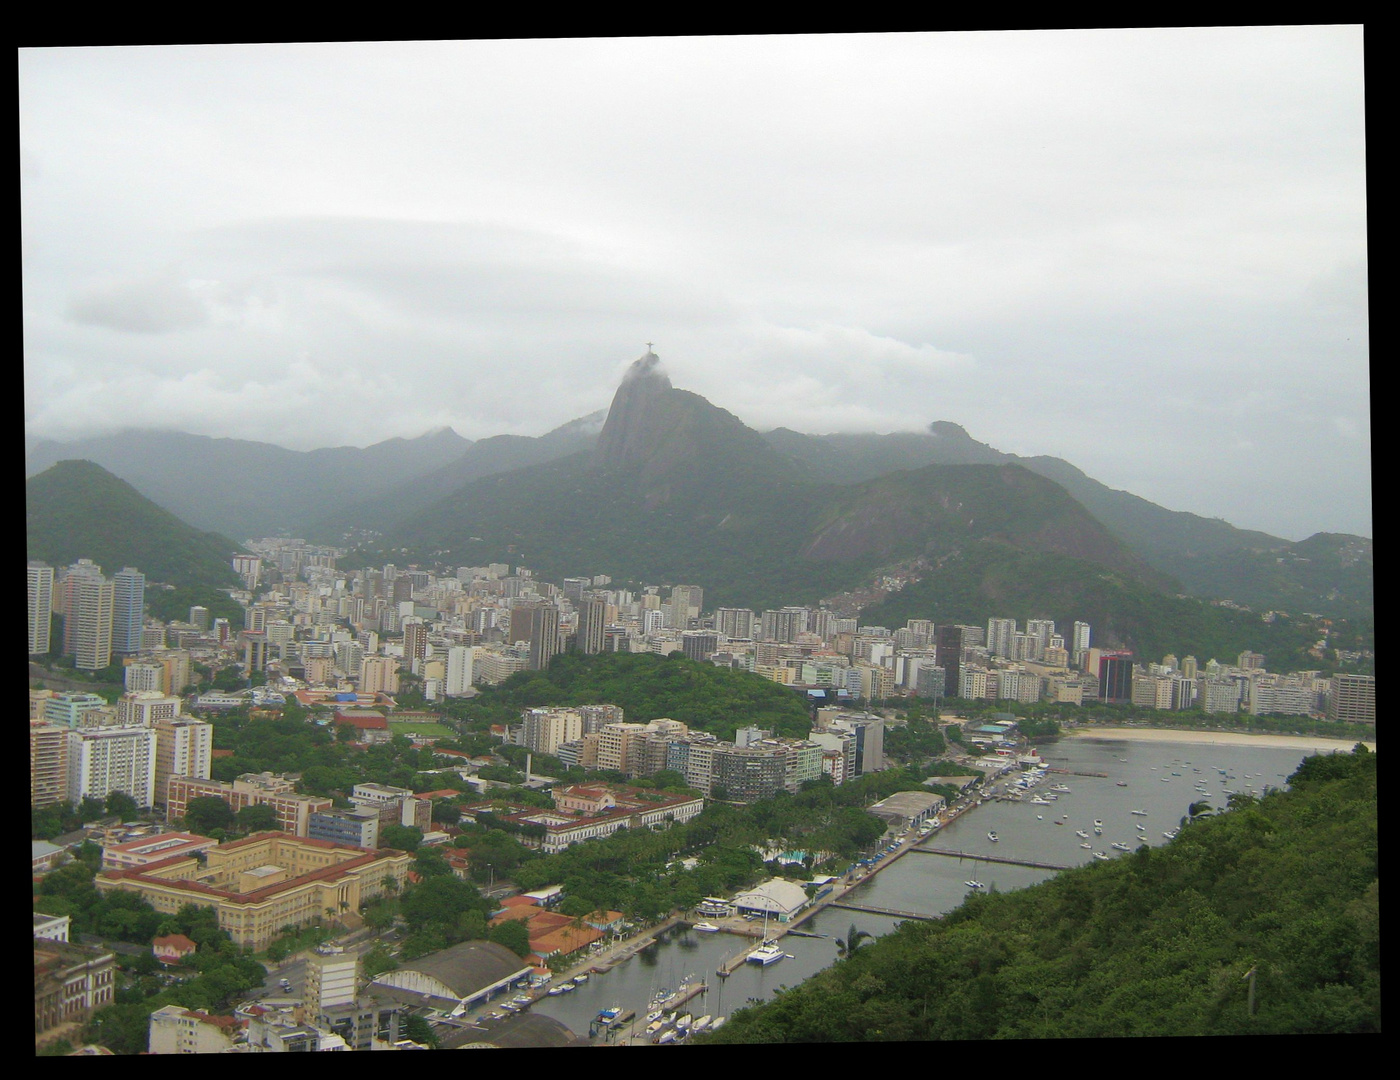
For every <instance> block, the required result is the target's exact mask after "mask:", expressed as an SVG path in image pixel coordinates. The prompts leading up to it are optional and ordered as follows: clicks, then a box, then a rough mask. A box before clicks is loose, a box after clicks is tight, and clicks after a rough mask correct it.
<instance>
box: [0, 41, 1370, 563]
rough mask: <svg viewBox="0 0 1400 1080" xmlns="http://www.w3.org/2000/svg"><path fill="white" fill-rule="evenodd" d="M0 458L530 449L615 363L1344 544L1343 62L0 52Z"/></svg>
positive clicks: (1002, 44)
mask: <svg viewBox="0 0 1400 1080" xmlns="http://www.w3.org/2000/svg"><path fill="white" fill-rule="evenodd" d="M19 76H20V79H19V86H20V151H21V152H20V162H21V192H22V220H23V271H24V323H25V325H24V346H25V423H26V431H27V434H29V435H31V436H47V437H51V438H70V437H76V436H79V435H85V434H93V433H97V432H104V431H111V430H116V429H119V428H122V427H133V426H150V427H164V428H175V429H179V430H185V431H191V432H197V433H202V434H208V435H215V436H234V437H239V438H249V439H259V440H265V441H269V442H275V443H279V444H281V445H283V446H288V447H292V448H294V449H311V448H313V447H318V446H329V445H345V444H354V445H360V446H363V445H367V444H369V443H372V442H376V441H378V440H381V439H385V438H390V437H392V436H396V435H399V436H414V435H419V434H422V433H423V432H425V431H427V430H429V429H431V428H435V427H440V426H443V425H450V426H451V427H453V428H454V429H456V430H457V431H458V432H459V433H460V434H462V435H464V436H467V437H469V438H481V437H484V436H489V435H495V434H501V433H506V432H509V433H515V434H523V435H538V434H542V433H543V432H545V431H547V430H549V429H550V428H552V427H555V426H557V425H559V424H561V423H564V422H566V421H568V420H570V419H573V418H574V417H577V416H581V415H583V414H585V413H588V412H591V411H593V410H596V409H600V408H604V407H606V406H607V404H608V402H609V401H610V400H611V397H612V393H613V390H614V388H615V386H616V384H617V382H618V380H619V378H620V377H621V374H622V372H623V371H624V370H625V369H626V367H627V365H628V364H629V363H631V362H632V361H633V360H635V359H636V358H637V357H638V356H640V355H641V354H642V353H643V352H644V351H645V350H646V342H648V341H651V342H654V343H655V349H656V352H657V353H658V354H659V355H660V356H661V358H662V360H663V362H664V363H665V366H666V368H667V370H668V372H669V374H670V376H671V379H672V381H673V383H674V384H675V385H676V386H678V387H681V388H684V389H688V390H693V391H695V392H697V393H699V394H703V395H704V396H705V397H707V398H709V399H710V400H711V401H713V402H714V403H715V404H717V405H720V406H722V407H724V408H726V409H728V410H730V411H731V412H733V413H735V414H736V415H737V416H738V417H739V418H740V419H742V420H743V421H745V422H746V423H748V424H749V425H751V426H753V427H756V428H759V429H760V430H767V429H769V428H772V427H776V426H779V425H783V426H787V427H791V428H795V429H797V430H799V431H806V432H812V433H825V432H830V431H896V430H917V429H920V428H922V427H924V426H925V425H926V424H927V423H928V422H930V421H932V420H951V421H954V422H956V423H959V424H961V425H963V426H964V427H965V428H967V430H968V432H969V433H970V434H971V435H973V437H975V438H978V439H981V440H983V441H985V442H988V443H990V444H992V445H993V446H995V447H997V448H998V449H1001V450H1006V451H1010V452H1015V453H1020V454H1054V455H1059V456H1061V457H1064V458H1066V459H1068V460H1069V461H1071V462H1073V463H1074V464H1076V465H1078V466H1079V467H1080V468H1082V469H1083V470H1084V471H1086V472H1087V473H1089V475H1091V476H1093V477H1095V478H1096V479H1098V480H1101V481H1103V482H1104V483H1106V484H1109V485H1111V486H1113V487H1118V488H1126V489H1127V490H1130V491H1132V492H1134V493H1136V494H1138V495H1141V496H1143V497H1145V498H1148V499H1151V500H1153V501H1154V502H1158V503H1161V504H1162V505H1164V506H1167V507H1169V508H1171V509H1177V510H1192V511H1195V512H1196V513H1200V514H1206V515H1210V516H1219V517H1223V518H1225V519H1227V520H1229V521H1231V522H1233V523H1234V524H1237V525H1240V526H1243V527H1249V528H1260V529H1265V530H1267V531H1269V532H1272V533H1275V534H1276V535H1281V536H1285V537H1289V538H1291V539H1301V538H1302V537H1304V536H1307V535H1309V534H1311V533H1313V532H1317V531H1324V530H1325V531H1336V532H1354V533H1361V534H1364V535H1367V536H1369V535H1371V495H1370V487H1371V470H1370V441H1371V434H1370V420H1369V372H1368V357H1369V336H1368V316H1367V253H1366V200H1365V149H1366V147H1365V116H1364V71H1363V63H1362V31H1361V29H1360V28H1359V27H1316V28H1312V27H1283V28H1264V29H1202V30H1140V31H1086V32H1078V31H1051V32H1026V33H956V34H931V35H922V34H914V35H902V34H899V35H850V36H825V37H823V36H813V37H752V38H711V39H696V38H680V39H657V40H646V39H643V40H575V41H521V42H509V41H505V42H502V41H490V42H466V43H451V42H448V43H425V44H415V43H387V44H386V43H376V44H363V45H355V44H327V45H271V46H265V45H258V46H209V47H199V46H196V47H156V48H107V49H102V48H99V49H53V50H22V51H21V52H20V55H19Z"/></svg>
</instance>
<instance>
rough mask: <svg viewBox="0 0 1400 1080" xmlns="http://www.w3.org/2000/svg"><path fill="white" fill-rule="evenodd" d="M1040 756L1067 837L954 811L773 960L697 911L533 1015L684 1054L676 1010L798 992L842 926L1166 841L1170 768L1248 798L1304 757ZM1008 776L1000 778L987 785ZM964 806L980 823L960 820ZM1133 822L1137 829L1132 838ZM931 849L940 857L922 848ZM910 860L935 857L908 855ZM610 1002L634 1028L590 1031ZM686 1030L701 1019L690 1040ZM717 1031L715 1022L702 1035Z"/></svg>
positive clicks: (1008, 886)
mask: <svg viewBox="0 0 1400 1080" xmlns="http://www.w3.org/2000/svg"><path fill="white" fill-rule="evenodd" d="M1183 751H1184V752H1185V753H1184V755H1183ZM1041 753H1042V756H1043V757H1045V759H1046V760H1047V763H1048V764H1049V765H1050V769H1049V770H1048V771H1052V772H1053V771H1056V770H1057V769H1058V770H1060V771H1063V772H1064V773H1066V774H1071V775H1078V776H1081V777H1083V779H1081V780H1078V781H1076V782H1074V783H1073V785H1072V787H1073V791H1072V792H1058V793H1057V794H1058V795H1059V800H1058V802H1057V803H1056V804H1055V810H1056V817H1057V818H1058V819H1059V820H1065V823H1066V824H1069V825H1071V826H1072V828H1068V829H1057V828H1052V827H1051V826H1052V825H1053V824H1054V822H1053V821H1051V820H1037V817H1036V811H1037V810H1039V809H1040V808H1038V807H1035V806H1031V805H1030V803H1029V799H1027V800H1026V802H1025V803H1023V804H1018V803H1016V802H1014V801H1000V800H997V799H995V798H991V797H988V798H985V799H984V800H983V801H981V802H980V803H978V802H976V801H974V802H973V803H972V805H970V806H969V807H968V808H967V809H965V810H963V811H962V812H961V813H959V814H950V815H947V816H946V817H945V820H944V823H943V824H942V826H941V828H939V829H938V830H930V832H929V833H928V834H927V835H920V834H919V833H918V831H917V830H916V831H915V832H913V833H912V834H911V835H910V836H909V837H907V838H906V839H905V841H904V842H903V843H902V844H901V845H900V846H898V847H897V848H896V849H895V850H894V851H892V852H889V853H888V854H886V855H884V856H883V857H882V858H880V859H878V860H876V861H875V862H874V863H873V864H872V865H870V866H868V867H860V868H859V869H858V870H857V871H856V873H855V874H853V875H852V876H851V877H850V878H849V879H848V880H847V881H845V882H843V883H842V884H841V885H840V886H838V888H837V889H836V890H835V891H834V892H833V893H832V894H831V895H830V896H829V897H828V898H826V899H825V900H824V901H822V902H821V903H820V904H819V905H817V906H816V907H815V909H808V910H807V911H804V912H802V913H800V914H799V916H798V917H797V918H795V919H794V920H793V921H792V922H789V923H782V924H773V923H770V925H769V931H770V936H771V937H772V938H773V939H774V942H773V944H775V945H776V946H777V947H778V951H780V952H781V957H780V958H778V959H774V960H773V961H772V962H770V963H768V964H760V963H756V962H755V963H749V962H747V959H746V958H747V957H748V956H749V955H750V954H751V953H752V952H753V951H754V950H755V947H756V946H759V945H760V943H761V941H762V939H763V934H762V932H761V930H760V928H759V926H755V925H754V924H752V923H745V922H743V920H734V919H724V918H716V917H714V915H709V914H706V915H705V916H703V918H705V919H708V921H709V923H710V924H711V925H716V926H717V927H719V929H717V930H716V931H714V932H709V931H703V930H701V931H697V930H696V929H695V928H693V927H692V925H691V920H686V921H682V920H680V919H673V920H670V921H669V922H668V923H667V924H663V925H661V926H658V927H657V928H655V929H653V930H651V931H649V932H648V936H647V937H645V938H643V939H639V940H638V941H635V942H632V943H629V944H628V945H627V947H626V948H625V949H624V950H622V951H621V952H619V953H618V955H617V956H616V957H615V958H612V959H610V960H609V961H608V962H606V963H600V964H595V965H591V966H590V967H589V970H590V971H592V972H594V975H593V977H592V978H591V979H590V980H589V981H588V982H587V983H585V984H582V985H576V990H575V991H574V992H570V993H564V994H560V995H556V996H553V997H549V996H540V997H539V998H538V1000H537V1001H536V1003H535V1005H534V1006H533V1008H534V1009H535V1010H536V1011H539V1012H543V1013H545V1014H546V1015H549V1016H552V1017H554V1018H555V1019H557V1020H560V1021H561V1022H563V1023H565V1024H566V1025H568V1026H569V1027H570V1028H571V1029H572V1030H574V1031H576V1032H579V1033H584V1032H590V1031H592V1032H593V1033H594V1037H593V1040H592V1041H593V1042H594V1043H595V1044H597V1045H603V1044H608V1045H629V1046H643V1045H644V1046H655V1045H662V1043H660V1042H659V1041H654V1040H657V1039H658V1038H659V1037H660V1036H661V1035H662V1034H664V1033H665V1032H674V1034H672V1036H671V1038H670V1040H669V1041H668V1042H667V1043H666V1044H665V1045H676V1044H680V1045H684V1043H685V1042H686V1038H685V1037H683V1036H681V1035H680V1033H679V1032H676V1028H675V1026H674V1020H676V1019H679V1014H680V1013H682V1012H684V1011H686V1010H687V1009H688V1011H690V1012H691V1013H692V1014H693V1015H694V1016H695V1017H697V1018H698V1017H702V1016H705V1015H709V1016H711V1017H714V1018H718V1017H727V1016H729V1015H730V1014H732V1013H733V1012H734V1011H736V1010H738V1009H740V1008H743V1007H744V1005H745V1004H746V1003H748V1002H749V1000H750V999H758V1000H766V999H767V998H768V997H771V996H772V993H773V991H774V990H775V989H777V988H778V987H780V986H795V985H797V984H798V983H800V982H802V981H803V980H804V979H806V978H809V977H810V976H811V975H814V974H816V973H817V972H818V971H820V970H822V969H823V968H825V967H828V966H830V965H831V964H832V963H835V962H836V961H837V960H838V947H837V943H836V942H837V939H838V938H840V939H845V938H846V937H847V935H848V932H849V930H850V928H851V927H852V926H854V929H855V930H857V931H859V932H863V933H867V934H872V935H874V936H876V937H878V936H880V935H883V934H887V933H889V932H890V931H891V930H893V929H894V927H895V926H896V925H898V923H899V922H901V921H904V920H907V919H929V920H931V919H936V918H938V917H939V916H941V915H943V914H946V913H947V912H949V911H952V910H953V909H954V908H956V907H958V906H959V905H961V904H962V903H963V902H964V901H965V900H966V899H967V897H968V895H969V894H970V893H972V892H990V891H993V890H995V891H997V892H1007V891H1010V890H1013V889H1019V888H1025V887H1027V886H1029V885H1033V884H1036V883H1037V882H1040V881H1043V880H1045V879H1046V878H1048V877H1050V876H1052V875H1053V874H1054V873H1056V872H1058V871H1059V870H1060V869H1062V868H1064V867H1069V866H1076V865H1081V864H1084V863H1087V862H1094V861H1107V860H1111V859H1113V858H1119V857H1122V855H1121V854H1120V853H1119V852H1116V851H1114V850H1113V849H1112V848H1111V847H1110V846H1109V845H1110V844H1111V843H1118V844H1125V846H1126V843H1125V842H1130V843H1131V844H1132V846H1134V847H1136V846H1138V845H1141V844H1145V843H1153V844H1157V845H1160V844H1165V843H1168V842H1169V837H1168V836H1167V834H1171V835H1175V834H1176V832H1177V831H1178V829H1179V827H1180V822H1181V820H1182V819H1183V818H1185V817H1186V816H1187V807H1188V805H1189V804H1190V803H1191V802H1196V801H1200V796H1201V793H1200V792H1196V791H1193V790H1192V789H1191V787H1190V785H1189V784H1187V785H1186V787H1185V788H1179V787H1178V786H1177V785H1172V784H1158V785H1155V787H1154V786H1153V785H1151V784H1144V783H1142V781H1144V780H1149V779H1152V778H1154V777H1156V776H1157V775H1159V774H1160V773H1161V772H1162V771H1164V770H1165V771H1166V772H1167V774H1168V775H1170V773H1171V771H1172V770H1173V769H1176V770H1180V771H1183V772H1186V773H1189V772H1191V768H1192V766H1190V765H1187V764H1186V761H1185V760H1183V756H1184V758H1185V759H1186V760H1189V761H1191V762H1194V763H1195V765H1196V767H1203V763H1209V764H1211V765H1212V767H1210V768H1209V775H1210V776H1211V777H1212V778H1214V777H1215V776H1217V775H1219V773H1218V771H1217V770H1218V769H1222V768H1223V769H1224V770H1225V775H1226V776H1232V777H1235V778H1237V779H1236V780H1235V781H1234V782H1233V783H1232V784H1231V787H1232V789H1239V790H1243V791H1244V792H1245V793H1246V794H1258V793H1262V791H1263V789H1264V786H1265V784H1266V781H1265V779H1264V778H1265V777H1267V778H1268V781H1267V783H1269V784H1273V785H1280V784H1282V783H1283V778H1284V777H1286V776H1287V775H1288V774H1289V773H1291V772H1292V771H1293V769H1295V768H1296V767H1297V764H1298V762H1299V761H1300V760H1301V759H1302V757H1303V756H1304V752H1302V751H1298V750H1289V749H1282V748H1276V747H1269V746H1266V745H1248V746H1244V747H1238V746H1209V747H1204V746H1199V745H1193V746H1189V747H1188V746H1185V745H1180V746H1174V745H1171V744H1163V743H1132V742H1127V741H1121V740H1100V739H1093V738H1084V737H1076V738H1073V739H1063V740H1060V741H1059V742H1056V743H1050V744H1046V745H1045V746H1044V747H1042V748H1041ZM1183 766H1184V768H1183ZM1086 774H1087V775H1086ZM1015 779H1016V777H1008V778H1003V779H1002V780H1000V781H998V782H997V786H1001V785H1006V784H1008V783H1011V782H1014V780H1015ZM1120 783H1122V784H1125V785H1127V789H1126V790H1125V789H1124V788H1122V787H1119V786H1118V785H1119V784H1120ZM1246 785H1247V786H1246ZM1217 790H1218V789H1217ZM1212 805H1213V806H1214V805H1215V804H1212ZM974 809H975V810H976V811H977V813H976V814H975V815H974V816H972V817H968V816H967V815H968V814H970V813H971V812H972V810H974ZM1135 810H1138V811H1143V813H1140V814H1135V813H1134V812H1133V811H1135ZM1066 819H1067V820H1066ZM1094 821H1098V822H1100V823H1101V826H1102V829H1103V831H1104V833H1105V834H1106V835H1104V839H1103V841H1101V842H1100V843H1101V844H1102V845H1103V849H1102V850H1099V851H1093V850H1090V849H1084V848H1081V847H1080V844H1081V842H1082V841H1081V839H1080V837H1079V836H1078V835H1076V834H1077V833H1087V832H1088V831H1089V829H1090V828H1091V826H1092V823H1093V822H1094ZM1138 824H1142V825H1143V826H1144V828H1143V829H1138V828H1136V826H1137V825H1138ZM988 832H995V833H996V834H997V836H998V838H999V840H998V842H997V843H995V844H993V842H992V841H990V840H988V839H987V837H986V834H987V833H988ZM1148 837H1154V838H1157V839H1154V840H1150V841H1149V839H1148ZM934 841H937V842H938V843H939V844H942V845H945V846H944V847H942V848H934V847H930V846H928V845H930V844H931V843H932V842H934ZM887 847H888V845H886V848H885V849H881V850H882V851H884V850H886V849H887ZM911 851H913V852H918V853H919V854H923V855H938V856H941V857H940V858H921V859H910V858H905V857H904V856H905V855H907V854H908V853H909V852H911ZM993 851H995V854H993ZM957 860H967V861H972V862H973V864H974V865H975V866H976V867H977V869H976V871H975V873H974V874H971V875H969V874H968V869H967V868H966V867H965V866H964V865H963V862H961V861H957ZM964 875H968V876H967V877H964ZM974 883H975V885H974ZM716 914H717V913H716ZM740 927H742V929H740ZM755 939H757V940H755ZM719 972H723V973H724V974H723V975H722V976H721V975H720V974H718V973H719ZM706 973H708V974H706ZM702 975H704V976H705V977H701V976H702ZM571 981H572V980H571ZM664 987H680V988H681V989H679V990H676V991H674V992H672V993H671V994H670V995H669V996H668V998H667V999H666V1000H667V1004H666V1006H665V1011H664V1012H663V1013H662V1015H661V1016H659V1017H655V1018H652V1019H648V1015H649V1014H650V1013H653V1012H656V1011H657V1007H656V1006H652V1005H650V1004H649V1003H650V1002H651V1001H652V998H653V995H654V994H655V993H656V992H657V990H658V988H664ZM613 1005H619V1006H621V1007H623V1008H624V1009H631V1010H633V1012H634V1018H633V1019H632V1020H631V1021H628V1022H626V1023H621V1022H616V1023H609V1024H608V1025H606V1027H604V1026H603V1025H597V1024H596V1021H597V1019H598V1015H599V1011H600V1010H601V1009H604V1008H607V1007H611V1006H613ZM683 1006H684V1007H685V1008H682V1007H683ZM673 1013H674V1014H677V1015H676V1016H675V1017H673V1018H672V1020H671V1022H670V1024H669V1026H668V1024H667V1022H666V1017H667V1016H668V1015H669V1014H673ZM658 1021H661V1027H658V1028H657V1029H655V1030H654V1031H652V1032H651V1033H650V1034H648V1032H647V1028H648V1027H649V1026H651V1025H653V1024H656V1023H658ZM697 1025H698V1019H697V1020H696V1022H695V1023H694V1024H692V1025H691V1029H692V1030H694V1029H695V1027H696V1026H697ZM716 1026H717V1020H715V1019H712V1020H711V1021H710V1024H709V1025H708V1027H709V1029H711V1030H713V1029H714V1028H715V1027H716Z"/></svg>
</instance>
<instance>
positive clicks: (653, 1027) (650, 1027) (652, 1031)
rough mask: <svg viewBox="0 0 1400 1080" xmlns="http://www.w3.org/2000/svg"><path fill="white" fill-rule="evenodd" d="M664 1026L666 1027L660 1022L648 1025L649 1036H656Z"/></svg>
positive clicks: (656, 1021)
mask: <svg viewBox="0 0 1400 1080" xmlns="http://www.w3.org/2000/svg"><path fill="white" fill-rule="evenodd" d="M664 1026H665V1025H663V1024H662V1023H661V1021H660V1020H653V1021H652V1022H651V1023H650V1024H648V1025H647V1034H648V1035H655V1034H656V1033H657V1032H658V1031H660V1030H661V1029H662V1027H664Z"/></svg>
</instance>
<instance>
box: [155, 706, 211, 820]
mask: <svg viewBox="0 0 1400 1080" xmlns="http://www.w3.org/2000/svg"><path fill="white" fill-rule="evenodd" d="M155 733H156V772H155V796H154V798H155V801H156V802H158V803H160V804H161V805H162V806H164V805H165V787H166V784H167V783H168V782H169V780H170V778H171V777H172V776H193V777H196V778H197V779H200V780H208V779H209V778H210V768H211V765H212V761H213V756H214V754H213V751H214V725H213V724H207V723H205V722H204V721H203V720H195V719H194V718H192V717H188V716H178V717H172V718H170V719H166V720H158V721H157V722H156V724H155Z"/></svg>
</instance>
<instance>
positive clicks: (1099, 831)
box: [1094, 825, 1103, 836]
mask: <svg viewBox="0 0 1400 1080" xmlns="http://www.w3.org/2000/svg"><path fill="white" fill-rule="evenodd" d="M1094 835H1095V836H1102V835H1103V826H1102V825H1095V826H1094Z"/></svg>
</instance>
